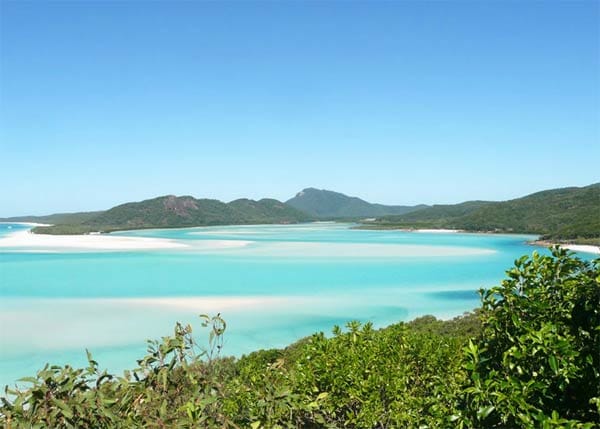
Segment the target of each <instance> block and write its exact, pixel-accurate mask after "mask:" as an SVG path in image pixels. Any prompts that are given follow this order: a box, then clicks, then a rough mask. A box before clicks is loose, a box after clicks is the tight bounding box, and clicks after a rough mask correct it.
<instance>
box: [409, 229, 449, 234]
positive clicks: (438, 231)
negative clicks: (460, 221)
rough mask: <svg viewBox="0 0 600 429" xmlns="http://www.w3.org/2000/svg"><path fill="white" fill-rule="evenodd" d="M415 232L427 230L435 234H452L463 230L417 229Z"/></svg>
mask: <svg viewBox="0 0 600 429" xmlns="http://www.w3.org/2000/svg"><path fill="white" fill-rule="evenodd" d="M413 232H427V233H433V234H452V233H455V232H461V231H460V230H458V229H443V228H442V229H416V230H414V231H413Z"/></svg>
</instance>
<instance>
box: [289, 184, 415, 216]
mask: <svg viewBox="0 0 600 429" xmlns="http://www.w3.org/2000/svg"><path fill="white" fill-rule="evenodd" d="M286 204H288V205H290V206H292V207H295V208H297V209H298V210H301V211H303V212H305V213H308V214H310V215H312V216H315V217H317V218H338V219H339V218H359V217H377V216H385V215H387V214H403V213H408V212H410V211H413V210H417V209H419V208H422V206H416V207H412V206H386V205H383V204H371V203H369V202H367V201H365V200H362V199H360V198H358V197H351V196H348V195H345V194H342V193H340V192H335V191H330V190H326V189H317V188H312V187H311V188H304V189H303V190H302V191H300V192H298V193H297V194H296V195H295V196H294V198H292V199H290V200H288V201H286Z"/></svg>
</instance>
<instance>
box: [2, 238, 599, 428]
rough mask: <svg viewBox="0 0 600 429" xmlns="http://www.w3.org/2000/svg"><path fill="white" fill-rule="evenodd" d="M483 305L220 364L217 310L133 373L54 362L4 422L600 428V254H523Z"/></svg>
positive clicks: (355, 328)
mask: <svg viewBox="0 0 600 429" xmlns="http://www.w3.org/2000/svg"><path fill="white" fill-rule="evenodd" d="M481 296H482V307H481V309H480V310H478V311H477V312H475V313H471V314H468V315H466V316H464V317H460V318H457V319H455V320H452V321H449V322H443V321H439V320H436V319H435V318H433V317H431V316H428V317H422V318H419V319H416V320H415V321H413V322H410V323H398V324H395V325H392V326H389V327H387V328H384V329H380V330H375V329H373V327H372V326H371V325H370V324H366V325H360V324H359V323H358V322H351V323H349V324H348V325H347V327H346V329H345V330H342V329H340V328H338V327H335V328H334V330H333V336H332V337H330V338H327V337H326V336H325V335H323V334H322V333H319V334H315V335H313V336H312V337H308V338H305V339H303V340H301V341H299V342H298V343H296V344H293V345H291V346H289V347H288V348H286V349H283V350H261V351H258V352H255V353H252V354H250V355H248V356H244V357H242V358H241V359H238V360H236V359H233V358H219V357H218V353H219V352H220V349H221V347H222V344H223V342H222V339H223V335H224V334H225V322H224V321H223V319H221V317H220V316H217V317H213V318H209V317H208V316H202V318H203V324H204V326H206V327H208V328H209V333H210V336H209V346H208V348H207V351H205V352H199V351H198V346H197V344H196V342H195V340H194V337H193V335H192V328H191V326H182V325H179V324H178V325H177V326H176V328H175V333H174V336H172V337H165V338H163V339H162V341H160V342H159V341H154V342H150V343H149V348H148V354H147V356H145V357H144V358H142V359H140V360H139V361H138V367H137V368H135V369H134V370H132V371H127V372H125V374H124V376H123V377H117V376H114V375H112V374H107V373H106V372H103V371H101V370H100V369H99V366H98V363H97V362H95V361H94V360H93V358H92V357H91V356H88V357H89V366H88V367H87V368H83V369H73V368H71V367H69V366H66V367H59V366H47V367H45V368H44V369H43V370H41V371H40V372H38V374H37V375H36V376H35V377H30V378H26V379H23V381H24V382H26V383H28V384H29V387H27V388H23V389H10V388H7V389H6V397H4V398H2V399H1V405H0V422H1V423H2V424H4V427H7V428H17V427H54V428H67V427H77V428H111V427H123V428H127V427H150V428H167V427H169V428H171V427H179V428H198V427H203V428H247V427H248V428H253V429H258V428H339V427H357V428H382V427H389V428H391V427H415V428H416V427H419V428H444V427H457V428H519V427H524V428H525V427H527V428H529V427H540V428H595V427H596V428H597V427H599V426H598V421H599V418H600V414H599V413H600V372H599V371H600V260H596V261H594V262H586V261H582V260H580V259H577V258H574V257H573V256H572V255H571V254H568V253H567V252H565V251H564V250H562V249H554V250H553V253H552V256H540V255H537V254H535V253H534V255H533V257H531V258H528V257H523V258H521V259H519V260H518V261H516V264H515V266H514V268H512V269H510V270H509V271H508V272H507V279H506V280H504V281H503V282H502V284H501V285H499V286H497V287H494V288H492V289H489V290H486V291H483V290H482V291H481Z"/></svg>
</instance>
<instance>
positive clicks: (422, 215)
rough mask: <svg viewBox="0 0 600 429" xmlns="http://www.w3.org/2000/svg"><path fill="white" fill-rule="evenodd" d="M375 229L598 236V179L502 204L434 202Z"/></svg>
mask: <svg viewBox="0 0 600 429" xmlns="http://www.w3.org/2000/svg"><path fill="white" fill-rule="evenodd" d="M371 226H374V227H406V228H456V229H464V230H467V231H495V232H519V233H533V234H540V235H543V236H545V238H549V239H565V240H571V239H597V238H600V183H596V184H593V185H589V186H585V187H581V188H577V187H571V188H561V189H552V190H547V191H542V192H537V193H535V194H531V195H527V196H525V197H522V198H517V199H514V200H509V201H502V202H487V201H468V202H465V203H461V204H456V205H435V206H432V207H429V208H426V209H423V210H419V211H415V212H412V213H408V214H404V215H399V216H383V217H380V218H379V219H377V221H376V222H374V223H372V224H371Z"/></svg>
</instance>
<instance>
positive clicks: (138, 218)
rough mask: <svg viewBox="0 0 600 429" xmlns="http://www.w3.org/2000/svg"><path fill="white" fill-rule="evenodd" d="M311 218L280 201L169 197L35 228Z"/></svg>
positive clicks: (71, 230) (72, 230) (78, 230)
mask: <svg viewBox="0 0 600 429" xmlns="http://www.w3.org/2000/svg"><path fill="white" fill-rule="evenodd" d="M308 220H310V217H309V216H307V215H306V214H304V213H302V212H300V211H299V210H296V209H295V208H293V207H290V206H288V205H286V204H284V203H282V202H280V201H277V200H273V199H262V200H260V201H253V200H248V199H241V200H235V201H232V202H230V203H223V202H221V201H218V200H212V199H196V198H194V197H191V196H182V197H176V196H174V195H167V196H163V197H158V198H153V199H150V200H145V201H141V202H133V203H126V204H121V205H119V206H116V207H113V208H111V209H109V210H106V211H104V212H101V213H99V214H97V215H96V216H93V217H90V218H89V219H86V220H84V221H82V222H79V223H64V224H56V225H53V226H50V227H37V228H34V232H36V233H46V234H82V233H86V232H92V231H102V232H108V231H117V230H127V229H141V228H184V227H194V226H207V225H237V224H260V223H297V222H306V221H308Z"/></svg>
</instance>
